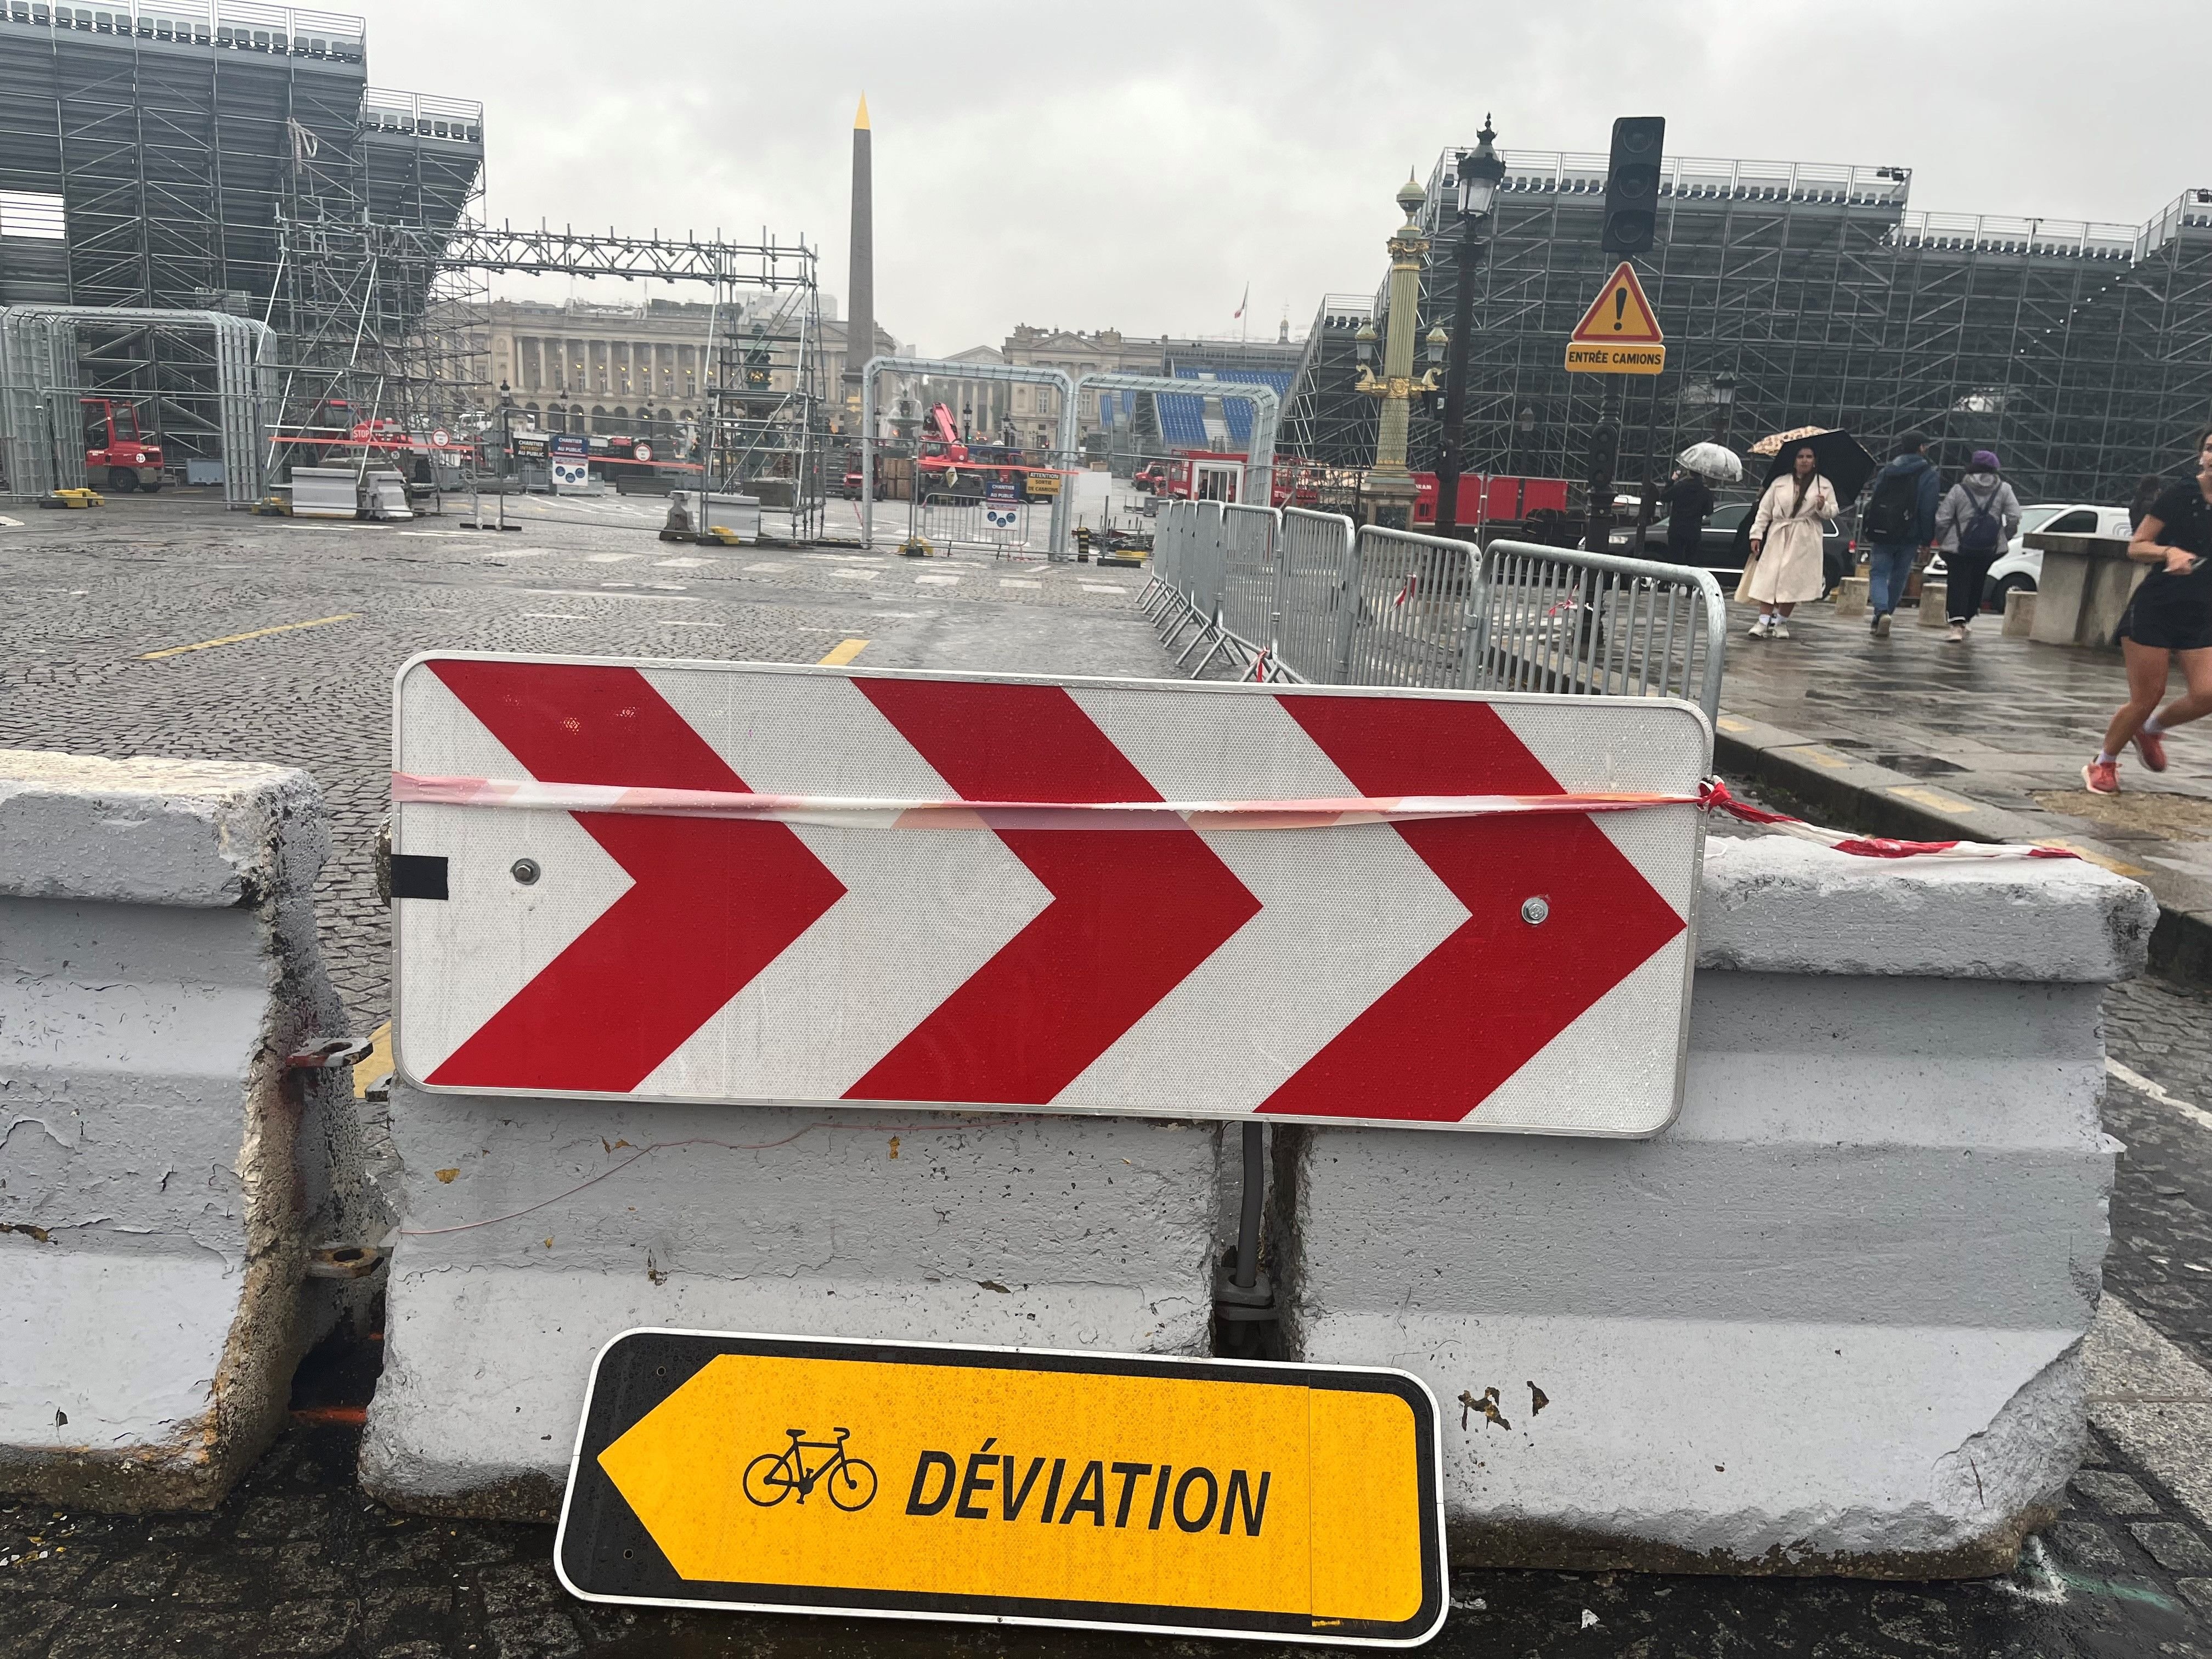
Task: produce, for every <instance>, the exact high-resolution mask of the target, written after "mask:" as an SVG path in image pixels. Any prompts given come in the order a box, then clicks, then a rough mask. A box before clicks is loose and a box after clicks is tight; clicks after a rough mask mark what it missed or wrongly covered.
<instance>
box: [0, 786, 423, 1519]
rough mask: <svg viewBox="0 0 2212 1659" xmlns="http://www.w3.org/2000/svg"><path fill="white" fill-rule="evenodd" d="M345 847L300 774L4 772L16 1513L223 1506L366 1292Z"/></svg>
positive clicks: (9, 1441) (2, 1487)
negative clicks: (29, 1500)
mask: <svg viewBox="0 0 2212 1659" xmlns="http://www.w3.org/2000/svg"><path fill="white" fill-rule="evenodd" d="M325 842H326V836H325V828H324V820H323V817H322V809H321V805H320V802H319V798H318V796H317V793H316V790H315V786H314V784H313V781H312V780H311V779H310V778H309V777H308V776H307V774H305V773H304V772H299V771H294V770H291V769H286V768H281V767H274V766H250V765H232V764H225V763H212V762H184V761H165V760H145V759H138V760H125V761H112V760H96V759H86V758H82V757H76V756H70V755H57V754H43V753H32V752H27V751H21V750H6V751H0V1079H4V1084H0V1099H4V1106H5V1115H4V1116H0V1282H4V1283H5V1285H6V1287H7V1288H6V1290H5V1291H4V1292H0V1492H9V1493H13V1494H16V1495H20V1496H28V1497H35V1498H38V1499H40V1501H42V1502H48V1503H53V1504H80V1505H84V1506H88V1507H92V1508H100V1509H111V1510H158V1509H182V1508H203V1507H207V1506H210V1505H211V1504H214V1503H215V1502H216V1500H217V1499H218V1498H221V1497H222V1494H223V1492H225V1491H226V1490H227V1489H228V1486H230V1484H231V1483H232V1482H233V1481H234V1480H235V1479H237V1477H238V1476H239V1475H240V1474H242V1473H243V1472H244V1471H245V1469H246V1468H247V1467H248V1466H249V1465H250V1464H251V1463H252V1460H253V1459H254V1458H255V1457H256V1456H258V1455H259V1454H260V1452H261V1451H262V1450H263V1449H264V1448H265V1447H266V1446H267V1445H268V1443H270V1440H271V1439H272V1438H273V1437H274V1436H275V1434H276V1430H277V1428H278V1426H279V1425H280V1424H281V1422H282V1420H283V1413H284V1407H285V1404H286V1400H287V1397H288V1395H289V1390H290V1387H291V1380H292V1372H293V1369H294V1367H295V1364H296V1363H297V1361H298V1359H299V1358H300V1356H301V1353H303V1352H305V1351H306V1349H307V1346H309V1345H310V1344H311V1343H312V1342H313V1341H314V1340H316V1339H318V1338H319V1336H320V1335H322V1334H324V1333H325V1332H326V1331H327V1330H328V1329H329V1328H331V1324H332V1322H333V1321H334V1320H335V1319H337V1317H338V1316H340V1314H341V1312H342V1311H343V1310H345V1308H346V1306H347V1305H348V1304H358V1302H359V1300H360V1299H361V1298H362V1297H365V1296H367V1295H368V1294H369V1293H371V1291H373V1289H374V1280H373V1279H370V1278H360V1277H353V1276H351V1275H353V1274H354V1273H356V1272H357V1271H358V1269H359V1267H362V1266H366V1265H367V1264H368V1262H370V1261H373V1260H374V1249H363V1248H362V1246H363V1244H364V1243H371V1244H373V1242H374V1239H375V1238H376V1237H378V1235H379V1234H380V1232H381V1231H382V1229H383V1226H384V1225H385V1224H384V1222H383V1220H382V1219H381V1218H380V1216H379V1214H378V1212H377V1211H376V1208H375V1206H374V1203H373V1201H372V1198H371V1194H370V1193H369V1191H368V1188H367V1187H366V1185H365V1184H364V1181H363V1177H362V1158H361V1148H360V1132H359V1127H358V1125H357V1123H356V1119H355V1116H354V1105H353V1095H352V1091H351V1088H350V1086H349V1085H350V1078H349V1074H348V1073H346V1072H345V1071H343V1069H333V1068H331V1067H328V1066H324V1065H323V1064H321V1062H322V1061H324V1060H328V1059H330V1058H331V1057H332V1056H333V1054H337V1053H338V1052H339V1051H340V1050H341V1049H342V1046H343V1045H341V1044H339V1043H337V1042H334V1041H331V1039H333V1038H335V1037H336V1036H338V1035H339V1034H342V1033H343V1030H344V1029H345V1028H344V1012H343V1008H342V1007H341V1006H340V1004H339V1002H338V1000H337V995H336V994H335V993H334V992H333V991H332V990H331V985H330V981H329V980H328V979H327V977H326V976H325V974H324V971H323V968H322V963H321V957H320V956H319V953H318V951H317V949H316V943H315V921H314V910H313V898H312V890H313V884H314V880H315V875H316V872H317V871H318V870H319V867H320V866H321V864H322V861H323V858H324V854H325ZM321 1249H330V1251H331V1254H330V1255H326V1256H319V1255H318V1252H319V1250H321ZM325 1270H327V1272H328V1273H330V1274H331V1276H324V1273H325Z"/></svg>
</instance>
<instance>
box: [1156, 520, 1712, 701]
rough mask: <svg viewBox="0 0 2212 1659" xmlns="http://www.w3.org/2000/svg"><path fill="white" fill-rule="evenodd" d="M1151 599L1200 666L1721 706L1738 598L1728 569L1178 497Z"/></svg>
mask: <svg viewBox="0 0 2212 1659" xmlns="http://www.w3.org/2000/svg"><path fill="white" fill-rule="evenodd" d="M1141 603H1142V605H1143V608H1144V610H1145V611H1146V614H1147V615H1149V616H1150V617H1152V619H1153V621H1154V623H1156V624H1157V625H1158V628H1159V629H1160V633H1161V636H1162V638H1163V639H1164V640H1165V641H1167V643H1168V644H1169V645H1170V646H1171V647H1174V646H1177V645H1180V647H1181V653H1180V655H1179V656H1178V658H1177V659H1176V663H1177V666H1178V667H1179V668H1182V669H1183V670H1184V671H1187V672H1188V673H1190V674H1191V676H1192V678H1196V677H1197V676H1198V675H1200V674H1202V673H1204V672H1205V671H1206V670H1207V669H1208V668H1210V667H1212V665H1213V664H1214V662H1215V661H1216V659H1223V658H1225V659H1227V660H1228V661H1229V662H1230V664H1231V665H1232V666H1233V667H1235V668H1237V670H1238V671H1239V672H1240V677H1242V678H1252V679H1263V680H1277V679H1280V680H1291V681H1300V682H1312V683H1318V684H1339V685H1397V686H1455V687H1459V688H1462V689H1464V690H1482V691H1535V692H1547V693H1559V694H1575V693H1583V694H1598V695H1610V696H1671V697H1682V698H1686V699H1689V700H1692V701H1694V702H1697V703H1699V705H1700V706H1701V707H1702V708H1704V709H1705V713H1706V714H1707V716H1708V717H1709V718H1712V717H1717V715H1718V714H1719V712H1720V690H1721V676H1722V673H1723V668H1724V666H1725V656H1726V642H1727V615H1726V610H1725V605H1724V601H1723V599H1722V596H1721V590H1720V585H1719V584H1718V583H1717V581H1715V580H1713V577H1712V574H1711V572H1709V571H1705V570H1698V569H1692V568H1689V567H1686V566H1682V565H1669V564H1661V563H1658V562H1655V561H1652V560H1649V559H1628V558H1620V557H1617V556H1613V555H1612V554H1606V553H1578V552H1572V551H1569V550H1563V549H1559V548H1553V547H1538V546H1534V545H1532V544H1526V543H1521V542H1497V543H1493V544H1492V545H1491V546H1490V547H1488V548H1486V549H1480V550H1478V549H1476V548H1475V547H1474V546H1473V545H1471V544H1468V543H1466V542H1459V541H1448V540H1444V539H1442V538H1437V537H1434V536H1418V535H1413V534H1409V533H1407V532H1404V531H1397V530H1387V529H1383V528H1380V527H1378V526H1368V527H1366V528H1364V529H1361V530H1358V532H1355V531H1354V530H1353V527H1352V522H1351V520H1348V519H1345V518H1341V517H1339V516H1337V515H1334V514H1331V513H1309V512H1306V511H1304V510H1303V509H1301V508H1297V507H1292V508H1290V509H1288V510H1286V511H1284V512H1281V513H1275V512H1272V511H1261V510H1258V509H1253V508H1238V507H1227V508H1225V507H1221V506H1219V505H1218V504H1217V503H1214V502H1211V501H1197V502H1192V501H1176V502H1171V503H1170V504H1169V505H1168V506H1166V507H1163V508H1162V509H1161V512H1160V514H1159V528H1158V535H1157V537H1156V538H1155V542H1154V550H1153V555H1152V580H1151V582H1150V583H1149V584H1148V585H1147V586H1146V590H1145V593H1144V596H1143V599H1142V601H1141ZM1186 635H1188V639H1186V638H1185V636H1186ZM1194 656H1195V658H1196V664H1195V666H1193V665H1192V659H1193V658H1194Z"/></svg>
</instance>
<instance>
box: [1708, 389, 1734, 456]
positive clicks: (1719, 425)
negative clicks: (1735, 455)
mask: <svg viewBox="0 0 2212 1659" xmlns="http://www.w3.org/2000/svg"><path fill="white" fill-rule="evenodd" d="M1733 410H1735V375H1733V374H1716V375H1714V376H1713V441H1714V442H1715V443H1717V444H1725V443H1726V442H1728V441H1729V417H1730V416H1731V414H1732V412H1733Z"/></svg>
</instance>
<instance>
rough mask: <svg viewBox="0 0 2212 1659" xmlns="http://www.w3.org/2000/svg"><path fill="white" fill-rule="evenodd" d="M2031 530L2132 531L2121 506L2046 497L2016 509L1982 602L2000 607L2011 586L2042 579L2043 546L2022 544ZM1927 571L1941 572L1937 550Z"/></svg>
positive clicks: (2030, 586) (2028, 586) (2027, 587)
mask: <svg viewBox="0 0 2212 1659" xmlns="http://www.w3.org/2000/svg"><path fill="white" fill-rule="evenodd" d="M2031 530H2040V531H2042V532H2045V534H2048V535H2053V536H2118V538H2120V539H2122V540H2123V541H2124V540H2126V539H2127V538H2129V537H2130V536H2131V535H2133V534H2134V533H2135V532H2134V529H2133V527H2132V526H2130V524H2129V523H2128V510H2127V508H2125V507H2091V506H2089V505H2087V504H2086V503H2084V502H2080V501H2056V502H2051V501H2046V502H2043V503H2040V504H2039V505H2038V506H2035V507H2021V510H2020V528H2019V529H2018V530H2016V531H2015V532H2013V538H2012V542H2011V544H2010V545H2009V546H2008V547H2007V548H2006V549H2005V550H2004V554H2003V556H2002V557H2001V558H1999V559H1998V560H1997V562H1996V563H1995V564H1993V565H1991V566H1990V580H1989V586H1986V587H1985V588H1984V589H1983V590H1982V603H1983V605H1985V606H1987V607H1988V608H1989V609H1990V610H1991V611H2002V610H2003V609H2004V608H2005V599H2006V597H2007V596H2008V594H2010V593H2011V592H2012V591H2013V590H2014V589H2015V588H2018V589H2019V590H2020V591H2021V592H2023V593H2033V592H2035V588H2036V584H2037V583H2038V582H2039V581H2041V580H2043V550H2042V549H2041V548H2039V547H2023V546H2022V545H2021V538H2022V537H2024V536H2026V535H2027V532H2029V531H2031ZM1928 574H1929V575H1930V576H1941V575H1942V574H1943V556H1942V554H1941V553H1938V554H1936V556H1935V557H1934V558H1932V559H1930V560H1929V562H1928Z"/></svg>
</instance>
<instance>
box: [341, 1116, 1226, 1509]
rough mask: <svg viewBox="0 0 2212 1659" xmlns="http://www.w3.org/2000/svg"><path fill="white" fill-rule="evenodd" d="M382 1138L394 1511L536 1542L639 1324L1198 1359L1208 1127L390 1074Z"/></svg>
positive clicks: (367, 1471) (370, 1469) (1206, 1345)
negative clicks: (627, 1338)
mask: <svg viewBox="0 0 2212 1659" xmlns="http://www.w3.org/2000/svg"><path fill="white" fill-rule="evenodd" d="M829 1125H835V1126H838V1127H823V1126H829ZM963 1126H972V1127H963ZM392 1136H393V1139H394V1141H395V1143H396V1145H397V1146H398V1152H399V1154H400V1156H401V1158H403V1160H404V1164H405V1174H404V1200H403V1202H402V1211H403V1214H404V1220H403V1221H402V1223H401V1226H402V1230H403V1231H402V1232H401V1234H400V1237H399V1239H398V1246H397V1249H395V1252H394V1255H393V1259H392V1269H391V1272H392V1279H391V1284H390V1286H389V1296H390V1300H389V1305H388V1307H387V1310H386V1342H385V1366H384V1376H383V1378H382V1380H381V1381H380V1383H379V1384H378V1385H377V1391H376V1397H375V1399H374V1401H373V1402H372V1403H371V1405H370V1407H369V1413H368V1434H367V1437H366V1438H365V1439H364V1441H363V1443H362V1471H361V1472H362V1485H363V1486H364V1487H365V1488H366V1489H367V1490H368V1492H370V1493H371V1494H372V1495H373V1496H374V1497H377V1498H381V1499H382V1500H383V1501H385V1502H386V1503H388V1504H392V1505H393V1506H394V1507H397V1508H401V1509H408V1510H421V1511H427V1512H429V1513H435V1514H447V1515H467V1516H506V1517H510V1518H515V1519H539V1520H551V1519H552V1518H553V1517H554V1516H555V1515H556V1512H557V1510H558V1509H559V1506H560V1501H561V1492H562V1486H564V1485H565V1483H566V1481H567V1479H568V1455H569V1452H570V1450H571V1449H573V1447H574V1441H575V1434H576V1422H577V1417H578V1413H580V1410H581V1408H582V1405H583V1399H584V1386H585V1383H586V1378H587V1376H588V1375H589V1372H590V1370H591V1364H592V1356H593V1355H594V1354H595V1353H596V1352H598V1350H599V1347H600V1346H601V1345H602V1344H603V1343H605V1341H606V1340H607V1339H608V1338H610V1337H611V1336H613V1335H615V1334H617V1333H618V1332H620V1331H623V1330H625V1329H627V1328H629V1327H631V1326H635V1325H661V1326H675V1327H688V1328H694V1329H705V1330H726V1331H757V1332H768V1333H778V1332H800V1333H804V1334H809V1335H822V1336H862V1337H909V1338H915V1339H919V1340H953V1341H961V1342H985V1343H1006V1344H1018V1345H1027V1346H1039V1347H1053V1348H1073V1349H1084V1348H1095V1349H1097V1350H1099V1351H1101V1352H1135V1353H1206V1352H1210V1351H1211V1349H1210V1334H1211V1319H1212V1282H1211V1278H1210V1271H1211V1266H1212V1253H1213V1240H1214V1217H1215V1213H1216V1208H1217V1200H1216V1193H1215V1185H1216V1170H1217V1164H1218V1140H1219V1132H1218V1129H1217V1128H1216V1127H1214V1126H1212V1125H1204V1126H1200V1125H1195V1124H1190V1123H1180V1122H1172V1121H1147V1120H1137V1119H1124V1118H1103V1117H1054V1118H1023V1117H997V1118H987V1119H981V1120H978V1119H974V1118H964V1117H961V1116H958V1115H932V1114H928V1113H921V1114H915V1113H902V1112H876V1113H871V1112H867V1111H863V1110H858V1109H849V1110H838V1111H834V1112H824V1111H818V1110H807V1111H799V1110H787V1109H769V1108H757V1107H739V1106H708V1107H700V1106H666V1105H653V1104H647V1103H631V1102H612V1101H589V1100H556V1099H532V1098H518V1097H512V1096H508V1097H471V1096H456V1095H447V1094H439V1095H430V1094H425V1093H423V1092H421V1091H417V1090H414V1089H411V1088H410V1087H408V1086H407V1085H405V1084H404V1083H403V1082H401V1081H399V1080H398V1079H395V1080H394V1081H393V1084H392ZM648 1148H652V1149H655V1150H651V1151H647V1150H646V1149H648ZM585 1182H590V1183H592V1184H590V1185H589V1186H584V1185H583V1184H582V1183H585ZM545 1200H552V1201H550V1202H547V1201H545ZM495 1218H507V1219H495Z"/></svg>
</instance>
